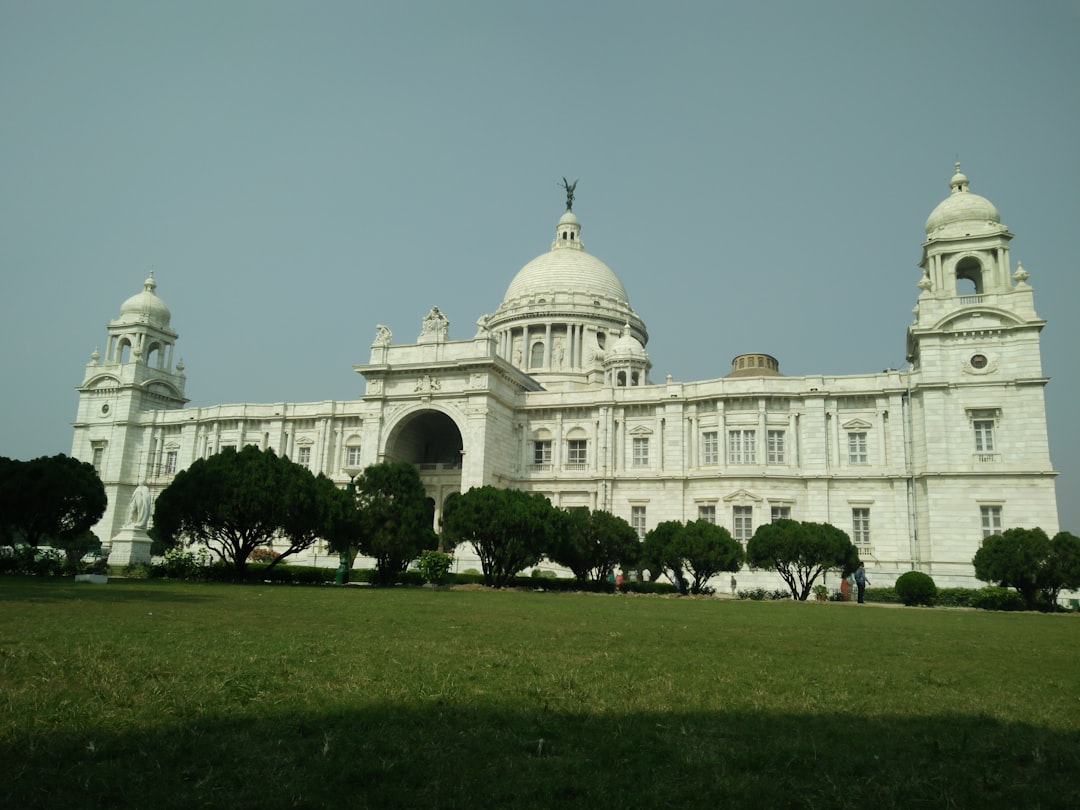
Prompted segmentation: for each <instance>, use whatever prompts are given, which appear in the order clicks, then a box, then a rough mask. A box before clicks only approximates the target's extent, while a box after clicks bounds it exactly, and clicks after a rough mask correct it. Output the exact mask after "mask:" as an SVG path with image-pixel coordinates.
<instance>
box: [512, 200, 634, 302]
mask: <svg viewBox="0 0 1080 810" xmlns="http://www.w3.org/2000/svg"><path fill="white" fill-rule="evenodd" d="M580 235H581V223H580V222H578V218H577V217H576V216H574V213H573V212H572V211H567V212H566V213H565V214H563V215H562V217H561V218H560V219H559V224H558V226H557V229H556V234H555V241H554V242H552V243H551V250H550V251H548V252H547V253H544V254H542V255H540V256H537V257H536V258H535V259H533V260H532V261H531V262H529V263H528V264H526V265H525V266H524V267H522V268H521V270H519V271H518V274H517V275H516V276H514V280H513V281H511V282H510V286H509V287H507V288H506V295H505V296H504V297H503V304H511V303H514V302H518V301H520V300H521V299H528V298H536V297H537V296H541V297H542V296H544V295H548V296H550V295H551V294H552V293H553V292H556V291H558V292H577V293H585V294H587V295H595V296H597V297H599V298H610V299H614V300H615V301H617V302H619V303H621V304H622V305H624V306H627V307H629V306H630V302H629V299H628V298H627V296H626V289H625V288H624V287H623V285H622V282H620V281H619V279H618V277H617V276H616V275H615V271H614V270H612V269H611V268H610V267H608V266H607V265H606V264H604V263H603V262H602V261H600V260H599V259H598V258H596V257H595V256H593V255H592V254H591V253H586V252H585V246H584V245H582V243H581V239H580Z"/></svg>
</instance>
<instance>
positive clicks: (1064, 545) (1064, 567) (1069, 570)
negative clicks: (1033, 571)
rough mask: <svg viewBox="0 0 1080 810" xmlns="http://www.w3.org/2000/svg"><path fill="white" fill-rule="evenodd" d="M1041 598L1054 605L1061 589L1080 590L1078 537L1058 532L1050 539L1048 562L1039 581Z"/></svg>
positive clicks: (1079, 547)
mask: <svg viewBox="0 0 1080 810" xmlns="http://www.w3.org/2000/svg"><path fill="white" fill-rule="evenodd" d="M1040 588H1041V590H1042V595H1043V598H1044V599H1045V600H1046V603H1047V604H1048V605H1056V604H1057V600H1058V594H1059V593H1061V591H1063V590H1069V591H1075V590H1080V537H1077V536H1076V535H1075V534H1070V533H1069V532H1058V533H1057V534H1055V535H1054V539H1053V540H1051V541H1050V564H1049V565H1048V566H1047V571H1046V573H1045V574H1044V575H1043V578H1042V581H1041V582H1040Z"/></svg>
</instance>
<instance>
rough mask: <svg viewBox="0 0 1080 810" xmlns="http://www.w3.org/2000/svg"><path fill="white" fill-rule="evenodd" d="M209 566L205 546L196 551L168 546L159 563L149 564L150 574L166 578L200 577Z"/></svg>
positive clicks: (208, 557)
mask: <svg viewBox="0 0 1080 810" xmlns="http://www.w3.org/2000/svg"><path fill="white" fill-rule="evenodd" d="M209 567H210V552H209V551H207V550H206V549H205V548H200V549H199V550H198V551H195V552H192V551H184V549H182V548H170V549H168V550H167V551H166V552H165V556H164V558H163V559H162V561H161V562H160V563H157V564H155V565H153V566H151V569H150V576H152V577H166V578H168V579H202V578H203V574H204V573H205V571H206V569H207V568H209Z"/></svg>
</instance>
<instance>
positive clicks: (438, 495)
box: [384, 410, 464, 531]
mask: <svg viewBox="0 0 1080 810" xmlns="http://www.w3.org/2000/svg"><path fill="white" fill-rule="evenodd" d="M463 451H464V444H463V442H462V438H461V430H460V429H458V426H457V423H456V422H454V420H453V419H451V418H450V417H449V416H447V415H446V414H445V413H443V412H442V411H436V410H425V411H416V412H415V413H412V414H409V415H408V416H406V417H405V418H404V419H402V420H401V422H399V423H398V424H397V425H395V426H394V428H393V429H392V430H391V431H390V435H389V436H388V437H387V440H386V446H385V450H384V458H385V459H386V460H387V461H408V462H409V463H410V464H415V465H416V468H417V470H418V471H419V472H420V481H421V483H423V485H424V490H425V491H426V492H427V496H428V499H429V504H430V505H431V506H432V507H433V512H432V526H433V528H434V529H435V531H439V526H440V523H441V520H442V505H443V504H444V503H445V502H446V499H447V498H448V497H449V496H450V495H451V494H453V493H454V492H460V491H461V456H462V453H463Z"/></svg>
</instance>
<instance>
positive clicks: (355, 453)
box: [345, 445, 360, 467]
mask: <svg viewBox="0 0 1080 810" xmlns="http://www.w3.org/2000/svg"><path fill="white" fill-rule="evenodd" d="M345 466H346V467H359V466H360V448H359V446H357V445H353V446H352V447H346V448H345Z"/></svg>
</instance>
